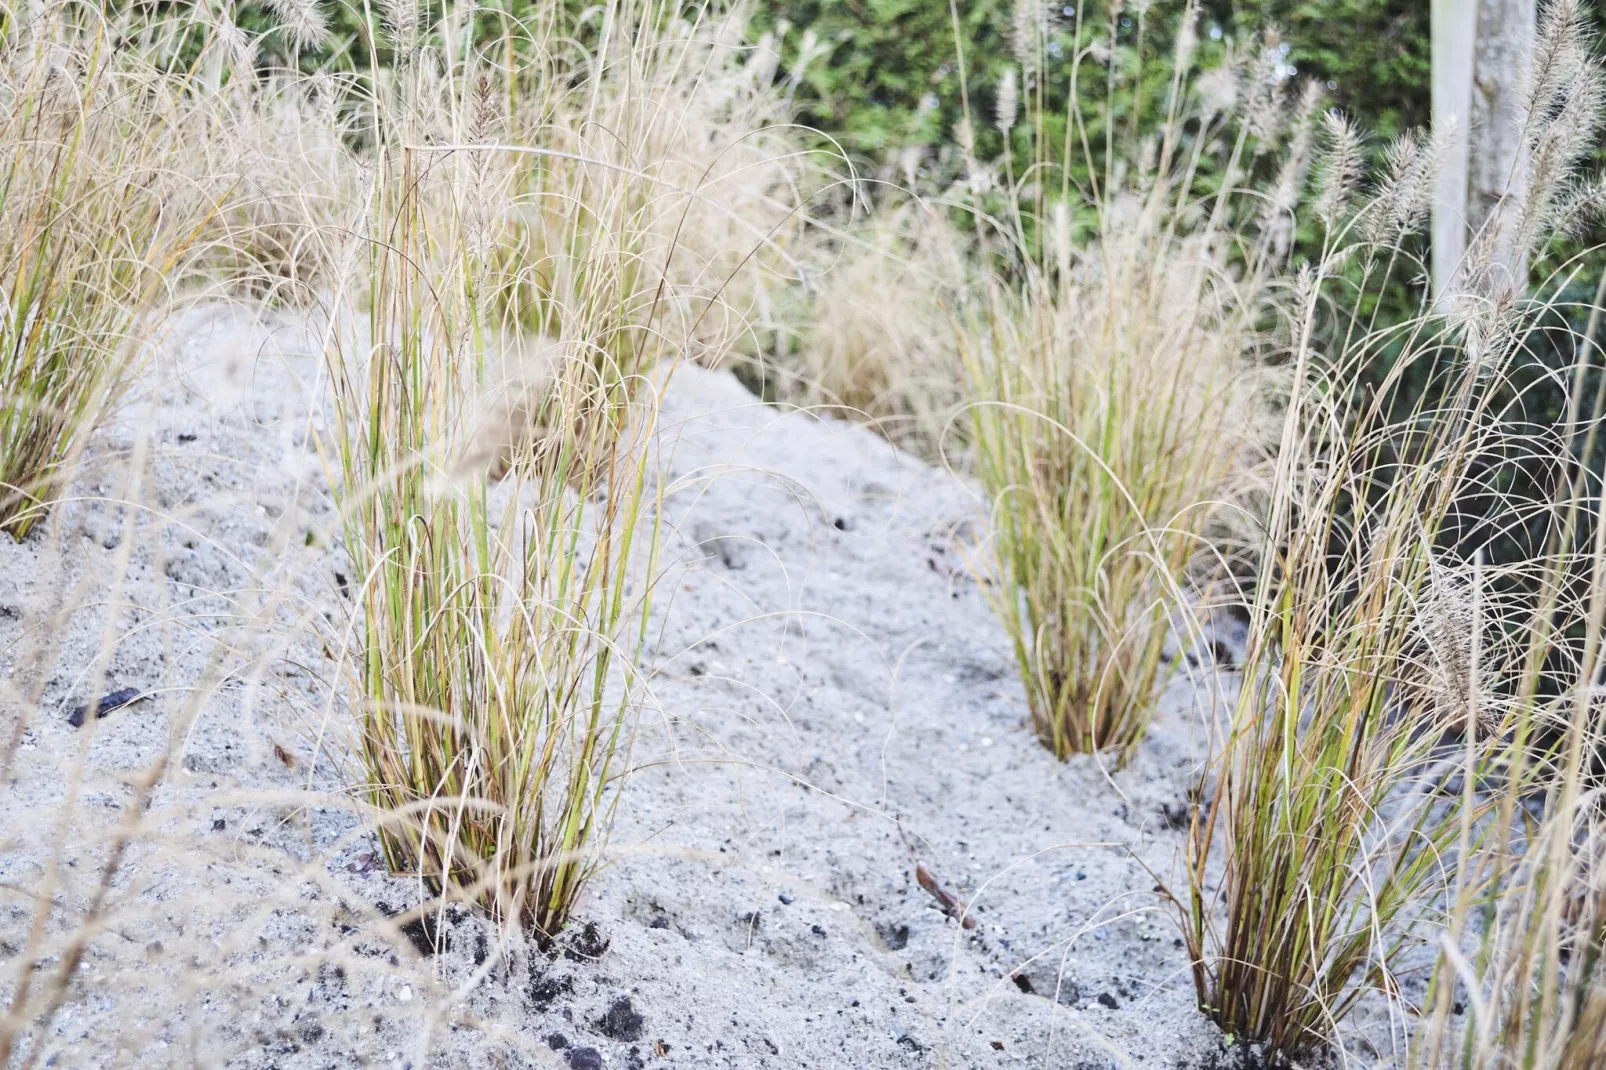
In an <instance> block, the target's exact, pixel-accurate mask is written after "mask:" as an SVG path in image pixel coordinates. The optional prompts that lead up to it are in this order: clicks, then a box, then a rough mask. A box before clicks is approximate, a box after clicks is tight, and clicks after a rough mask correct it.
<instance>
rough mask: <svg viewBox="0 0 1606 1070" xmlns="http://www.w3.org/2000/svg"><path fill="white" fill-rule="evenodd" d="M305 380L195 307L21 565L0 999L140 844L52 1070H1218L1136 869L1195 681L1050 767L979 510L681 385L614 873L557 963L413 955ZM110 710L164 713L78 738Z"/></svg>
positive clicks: (11, 684) (52, 1028) (141, 715)
mask: <svg viewBox="0 0 1606 1070" xmlns="http://www.w3.org/2000/svg"><path fill="white" fill-rule="evenodd" d="M315 350H316V344H315V340H313V339H311V338H309V337H308V336H307V334H306V332H305V331H303V330H301V329H299V328H298V327H296V326H295V324H294V322H293V321H291V320H290V319H289V318H287V317H283V318H280V319H278V320H270V321H268V322H263V321H261V320H259V319H258V317H257V315H256V314H254V313H248V312H246V311H245V310H241V309H230V308H222V307H218V308H210V309H203V310H199V311H197V312H195V313H192V314H190V315H188V316H187V317H186V319H185V320H184V321H183V322H182V323H181V324H180V328H179V331H178V334H177V335H176V337H175V338H174V339H173V340H172V342H171V344H169V345H168V346H167V347H166V348H165V350H164V354H163V356H162V358H161V359H160V360H159V361H158V362H157V363H156V365H155V366H154V368H153V371H152V373H151V374H150V375H149V376H147V378H146V380H145V381H143V382H142V384H141V386H140V389H139V390H137V391H136V393H135V395H134V397H133V398H132V399H131V400H130V403H129V404H128V405H127V406H126V410H125V412H124V413H123V414H122V416H121V417H120V419H119V421H118V423H117V424H116V425H115V426H114V427H111V428H109V429H107V431H106V432H105V433H104V434H103V435H101V436H100V438H99V439H98V440H97V444H96V448H95V452H94V455H93V457H92V458H91V461H92V470H91V472H90V473H89V474H87V475H86V476H85V477H84V479H82V480H81V481H80V482H79V484H78V486H77V487H76V488H75V494H74V498H75V500H74V501H72V502H71V503H69V504H68V505H66V506H64V507H63V508H61V509H59V510H58V511H57V514H56V517H55V520H54V523H53V525H52V526H51V528H50V530H42V531H40V532H38V533H37V534H36V535H34V536H32V537H31V538H30V539H29V540H27V541H26V542H25V543H23V544H21V545H16V544H12V543H11V542H10V541H9V540H0V657H3V659H4V660H3V662H0V671H4V672H5V674H6V677H5V679H6V685H7V691H6V693H5V696H4V700H5V705H4V714H3V715H4V718H5V720H4V722H3V723H0V730H3V731H4V733H5V736H6V738H10V736H11V735H12V733H13V731H14V730H15V731H20V733H21V740H22V742H21V746H20V748H19V750H18V751H17V755H18V757H17V760H16V762H15V763H14V766H13V768H12V769H11V770H10V771H9V778H10V779H9V781H8V782H7V783H6V784H5V785H4V787H3V788H0V828H3V829H4V830H5V831H4V833H3V837H4V838H3V840H0V884H3V887H0V941H3V942H0V958H4V959H5V960H6V961H7V966H8V969H7V972H6V974H5V982H4V983H5V987H4V989H3V991H0V996H4V997H5V998H6V999H7V1000H9V998H10V996H11V994H12V993H13V992H14V991H15V986H16V979H17V976H18V975H17V971H16V970H15V969H14V968H12V967H14V966H15V964H16V957H17V956H18V955H19V954H20V949H21V948H23V947H25V946H26V941H27V939H28V931H29V926H31V925H32V924H33V922H34V917H35V912H34V909H33V905H34V903H35V902H36V901H37V900H36V899H35V898H34V897H35V896H37V895H39V894H41V893H43V894H47V895H53V896H54V898H55V902H56V908H55V909H54V910H53V912H52V913H51V915H50V919H49V924H48V926H47V927H48V930H49V932H50V934H51V935H50V940H51V944H50V948H49V951H50V952H51V955H50V956H49V957H47V959H46V961H45V964H44V966H43V968H41V969H38V970H36V971H34V978H35V979H34V980H33V981H32V982H31V984H34V985H39V986H43V985H46V984H48V983H49V978H51V977H53V976H54V973H53V970H54V969H55V968H56V965H57V964H59V962H60V958H59V956H61V955H64V954H66V955H70V954H71V953H72V947H73V934H74V933H75V932H77V931H78V930H79V928H80V926H81V923H82V921H83V918H84V916H85V911H86V910H87V909H88V908H90V907H91V905H92V904H93V903H94V902H95V901H96V896H97V891H96V889H97V887H98V885H99V882H100V879H101V873H102V869H101V867H102V866H103V865H104V862H105V860H106V859H107V858H109V857H111V856H112V853H113V852H114V851H115V850H116V845H117V844H118V843H119V842H120V840H121V838H122V836H121V834H120V833H119V831H118V830H119V828H122V827H124V823H125V822H128V821H130V820H137V821H138V831H139V833H140V835H139V836H138V837H137V838H136V839H135V840H134V842H133V844H132V846H131V848H130V849H129V850H128V852H127V854H126V857H125V858H124V860H123V862H122V864H121V865H120V866H119V868H118V870H117V872H116V874H115V877H114V879H113V880H112V881H111V884H110V887H109V890H108V893H107V898H106V909H105V910H104V911H103V916H104V919H105V924H104V928H100V929H98V930H97V931H95V932H94V933H93V939H92V941H90V942H89V950H88V952H87V954H86V956H85V960H84V965H83V968H82V970H81V971H80V974H79V976H78V977H77V979H75V980H74V981H73V982H72V985H71V987H70V990H69V994H68V999H67V1002H66V1004H65V1006H64V1008H63V1010H62V1012H61V1013H60V1014H59V1015H57V1016H56V1017H55V1018H54V1019H53V1020H52V1021H51V1023H50V1024H49V1026H48V1028H46V1029H45V1030H43V1031H42V1032H36V1033H35V1034H34V1035H33V1038H32V1040H31V1041H30V1046H29V1048H28V1049H27V1050H29V1051H34V1050H37V1051H38V1053H39V1055H40V1056H41V1059H40V1061H41V1063H43V1062H44V1061H45V1060H46V1059H47V1058H53V1059H54V1060H55V1061H54V1063H53V1065H57V1066H102V1065H106V1066H110V1065H128V1066H161V1065H204V1066H223V1065H226V1066H240V1067H286V1068H288V1067H346V1066H409V1065H410V1066H412V1067H415V1068H421V1067H424V1066H443V1067H456V1066H487V1067H500V1066H558V1067H576V1068H583V1067H602V1066H606V1067H641V1066H663V1067H743V1068H746V1067H755V1068H756V1067H777V1068H778V1067H832V1068H836V1067H840V1068H843V1070H869V1068H880V1067H993V1066H1032V1067H1055V1068H1059V1067H1106V1066H1112V1065H1113V1066H1126V1065H1142V1066H1165V1067H1193V1066H1208V1065H1212V1064H1213V1063H1214V1062H1215V1061H1216V1057H1217V1053H1218V1052H1219V1050H1220V1042H1219V1040H1218V1038H1217V1036H1216V1034H1215V1032H1214V1030H1213V1029H1211V1028H1210V1027H1208V1026H1207V1025H1206V1024H1205V1023H1204V1022H1203V1020H1202V1019H1201V1018H1200V1016H1199V1015H1198V1014H1197V1012H1196V1011H1195V1010H1194V1009H1193V1005H1192V990H1191V986H1190V984H1189V981H1188V977H1187V973H1186V961H1185V957H1184V955H1183V952H1182V951H1181V949H1180V947H1179V945H1178V942H1177V941H1176V940H1175V937H1176V931H1175V928H1174V926H1173V924H1172V923H1171V921H1170V920H1169V918H1168V917H1166V916H1165V914H1164V913H1163V912H1162V911H1161V910H1160V909H1159V907H1158V898H1159V897H1157V896H1156V895H1155V894H1154V893H1153V891H1152V889H1153V886H1154V884H1155V879H1154V877H1153V876H1152V875H1151V874H1150V872H1149V871H1148V870H1147V869H1145V866H1144V864H1145V863H1146V864H1147V865H1148V866H1150V867H1153V869H1154V870H1155V871H1156V872H1158V873H1160V874H1161V875H1162V876H1167V875H1169V874H1170V873H1171V869H1172V865H1173V859H1174V856H1175V851H1176V848H1177V845H1178V843H1179V837H1180V833H1179V832H1177V831H1175V830H1174V829H1171V828H1169V827H1167V822H1166V820H1165V816H1164V815H1165V813H1166V811H1167V809H1171V810H1172V812H1177V809H1176V808H1178V807H1179V806H1180V803H1181V801H1182V799H1183V798H1184V795H1185V792H1186V789H1187V785H1188V783H1189V780H1190V778H1191V777H1192V776H1193V775H1194V771H1195V765H1194V763H1195V757H1196V751H1197V746H1198V744H1197V739H1196V736H1197V729H1196V728H1195V727H1194V726H1195V725H1196V723H1197V720H1198V717H1199V716H1200V714H1199V713H1198V712H1197V711H1196V706H1197V703H1196V701H1195V699H1194V686H1193V684H1191V683H1189V682H1188V681H1187V680H1184V679H1182V678H1180V677H1179V678H1178V680H1177V681H1176V682H1175V684H1174V685H1173V687H1172V690H1171V692H1170V693H1169V695H1168V697H1167V701H1166V703H1165V708H1164V709H1163V710H1162V712H1161V714H1160V716H1159V720H1158V723H1157V725H1156V728H1155V731H1154V732H1153V733H1152V735H1151V736H1150V738H1149V739H1148V740H1147V741H1146V742H1145V743H1144V744H1143V746H1142V748H1141V750H1140V752H1139V754H1138V756H1137V758H1136V760H1135V761H1134V762H1133V764H1132V766H1131V767H1130V768H1128V769H1125V770H1121V771H1111V770H1105V769H1101V768H1099V765H1098V763H1096V762H1094V761H1091V760H1077V761H1072V762H1068V763H1058V762H1056V761H1055V760H1054V759H1053V758H1052V756H1051V755H1049V754H1048V753H1047V752H1046V751H1044V750H1043V749H1042V748H1041V747H1039V746H1038V744H1037V743H1036V741H1035V740H1034V738H1033V737H1032V735H1031V733H1030V731H1029V730H1028V729H1027V728H1026V727H1025V715H1026V711H1025V706H1024V702H1023V698H1022V693H1021V689H1020V686H1019V684H1018V683H1017V681H1016V680H1015V675H1014V667H1013V661H1012V658H1011V655H1010V653H1009V650H1008V648H1007V643H1006V641H1005V638H1004V636H1003V633H1002V631H1001V629H1000V628H999V627H998V625H997V623H996V621H995V620H994V619H993V617H992V615H991V611H990V610H989V608H988V605H987V602H986V599H985V597H984V592H983V591H981V590H979V589H978V587H977V586H976V583H975V581H974V580H973V579H972V578H971V574H970V571H969V569H968V567H967V565H966V555H967V553H974V552H975V551H974V540H975V538H976V532H977V531H979V530H981V524H980V521H979V516H978V504H977V502H976V500H975V498H974V496H973V492H972V490H971V489H969V488H967V486H966V485H965V484H964V483H963V482H962V481H961V480H959V479H957V478H955V477H953V476H951V475H950V474H948V473H945V472H941V471H938V470H935V469H932V468H930V467H928V466H926V465H924V464H922V463H920V462H919V461H916V460H914V459H912V458H910V457H908V456H907V455H903V454H900V453H898V452H897V451H896V450H894V449H893V448H892V447H890V446H888V445H887V444H886V443H885V442H884V441H882V440H881V439H879V438H878V437H876V436H875V435H873V434H872V433H871V432H869V431H867V430H865V429H863V428H859V427H856V426H852V425H849V424H845V423H842V422H838V421H835V420H830V419H824V420H820V419H815V418H813V417H810V416H808V415H805V414H800V413H791V414H783V413H781V412H778V411H777V410H775V409H773V408H766V407H764V406H763V405H761V404H759V403H758V402H757V401H755V399H753V398H752V397H751V396H750V395H749V394H747V393H746V392H745V391H744V390H743V389H742V388H741V387H740V386H739V385H738V384H737V383H736V382H735V380H734V379H732V378H731V377H730V376H729V375H727V374H723V373H713V372H707V371H703V370H700V369H697V368H690V367H686V368H680V369H677V370H676V371H675V373H674V375H673V377H672V378H671V380H670V382H669V385H668V387H667V390H666V393H665V396H664V399H663V405H662V413H661V421H660V422H661V428H662V430H661V435H662V442H663V444H664V452H665V456H666V459H667V464H668V469H669V475H670V478H671V484H670V486H671V495H670V498H669V500H668V502H667V505H666V510H667V512H668V514H669V518H670V520H669V530H668V531H667V532H666V541H665V552H664V553H665V561H666V563H667V565H668V571H667V572H666V574H665V576H664V577H663V579H662V581H661V587H660V589H659V597H658V601H657V605H656V607H655V611H654V614H655V616H654V624H655V628H654V634H655V636H656V640H655V652H654V655H653V658H652V662H651V666H650V668H651V674H652V675H651V695H650V696H649V700H648V708H647V710H646V711H645V713H644V715H643V720H642V725H641V730H640V735H639V738H638V740H637V742H636V745H635V748H634V751H633V761H634V766H635V768H636V773H635V775H634V776H633V778H632V779H631V781H630V783H629V787H628V795H627V797H626V799H625V800H624V803H623V805H622V806H621V808H620V820H619V824H618V826H617V828H616V830H615V833H614V836H613V840H612V853H613V855H614V856H615V858H616V860H615V862H614V863H613V864H612V865H611V866H610V867H609V868H608V869H607V870H605V871H604V872H603V873H602V874H601V875H600V876H599V877H598V879H597V880H596V881H595V883H594V884H593V886H592V888H591V890H590V893H589V895H588V897H587V899H586V901H585V902H584V903H583V905H582V907H581V909H580V912H579V913H580V920H579V922H577V924H576V925H575V926H574V928H573V929H572V930H571V932H570V933H568V934H566V936H565V937H564V939H563V940H562V941H560V946H559V947H558V948H555V949H554V950H553V952H552V953H550V954H544V953H542V952H540V951H539V950H538V949H536V948H535V947H534V946H533V945H531V944H530V943H529V942H528V941H526V940H525V939H524V938H523V937H521V936H519V935H518V934H506V933H499V932H497V931H496V930H495V928H494V927H493V926H492V925H490V923H489V922H488V921H486V920H485V919H484V918H483V917H481V916H480V915H478V914H477V913H476V912H474V911H470V910H468V909H466V908H452V909H450V910H449V911H447V912H445V913H444V914H443V915H442V916H441V917H440V918H439V919H438V923H437V922H433V921H432V923H431V924H429V925H427V926H425V927H420V926H417V925H414V926H412V931H411V935H410V936H409V934H407V933H403V932H400V931H398V929H397V928H396V926H395V925H394V924H393V923H391V922H389V921H388V920H387V919H386V915H388V914H393V913H396V912H398V911H402V910H406V909H408V908H411V907H413V906H415V905H416V904H417V903H418V902H419V901H420V889H419V888H418V887H417V885H416V883H415V882H410V881H407V880H402V879H392V878H389V877H387V876H385V875H384V873H383V872H382V870H380V869H379V868H378V867H377V866H376V865H375V863H374V860H373V855H372V852H373V840H372V836H371V834H370V833H369V832H368V830H367V829H366V827H365V825H364V823H363V822H362V820H361V819H360V818H359V817H358V816H356V814H355V813H354V812H353V808H352V807H351V806H350V805H349V804H348V801H347V800H346V799H345V796H344V794H343V790H342V781H341V779H340V778H339V777H338V775H337V774H336V769H335V764H336V763H337V762H338V760H339V759H340V756H341V754H342V748H343V746H344V742H343V739H342V736H341V732H340V726H341V725H342V724H343V716H344V714H343V710H344V707H343V705H342V698H341V692H340V689H339V687H338V686H337V685H338V683H339V680H340V670H339V661H340V658H341V656H342V651H343V650H345V649H347V648H348V645H349V644H348V642H347V640H348V636H349V627H350V606H351V602H350V600H349V586H348V585H349V584H350V582H351V580H352V577H350V576H349V575H347V574H346V573H347V571H348V566H347V565H346V564H345V562H344V558H343V556H342V555H341V554H340V552H339V550H338V548H337V546H335V545H334V544H333V543H332V540H331V539H330V538H329V534H330V525H331V523H332V519H333V514H332V509H331V506H330V504H329V501H328V497H327V492H326V484H325V481H324V474H323V465H322V462H321V461H320V459H319V457H318V455H317V452H316V449H315V446H314V439H313V437H312V436H311V435H309V433H308V414H309V413H310V414H312V416H313V419H314V422H315V421H316V419H317V418H318V416H317V414H318V413H319V412H320V411H321V408H320V407H321V405H322V401H321V397H322V395H321V393H320V390H319V385H318V379H319V369H320V364H319V361H318V358H317V357H316V356H314V355H313V354H314V352H315ZM103 652H104V654H105V655H106V656H104V657H101V656H98V655H100V654H101V653H103ZM121 687H137V688H139V689H141V690H143V691H150V692H153V693H154V697H152V698H150V699H148V700H144V701H141V702H139V703H136V704H135V705H132V706H130V707H128V708H126V709H123V710H119V711H117V712H115V713H113V714H111V715H110V716H108V717H107V718H106V719H105V720H103V721H100V722H98V723H96V724H92V725H91V726H88V727H86V728H84V729H74V728H72V727H71V726H70V725H68V724H67V723H66V715H67V713H68V711H70V709H71V708H72V707H73V706H74V705H76V704H78V703H81V702H83V701H85V700H86V698H87V697H89V695H90V694H92V693H104V692H105V691H110V690H113V689H116V688H121ZM164 754H166V755H170V756H171V760H170V762H169V764H168V768H167V775H166V777H165V778H164V779H163V780H162V781H161V783H160V784H159V786H158V787H157V788H156V789H155V792H154V797H153V799H152V801H151V805H150V808H149V810H148V811H147V812H145V813H144V815H143V817H141V816H140V813H139V811H137V810H135V811H133V812H132V816H131V812H130V801H131V800H137V799H138V797H139V796H138V791H139V788H138V779H139V776H140V775H141V773H142V771H144V770H147V769H149V768H150V767H151V766H152V764H153V763H154V762H156V761H157V760H159V759H160V758H161V757H162V756H163V755H164ZM80 763H81V764H82V768H83V770H84V772H83V774H82V775H81V776H80V775H78V774H77V773H76V772H75V770H76V769H77V768H78V767H79V765H80ZM917 863H918V864H924V865H925V866H926V867H928V869H929V872H930V873H931V874H932V875H933V876H934V877H935V879H936V881H937V882H939V883H940V885H941V886H942V887H943V888H945V889H946V890H948V891H950V892H951V893H952V894H954V895H956V896H958V897H960V898H961V899H963V900H964V901H966V902H967V903H969V904H970V908H971V914H972V916H973V917H974V918H975V920H976V922H977V924H976V926H975V928H973V929H968V930H967V929H962V928H961V927H960V925H959V924H958V922H957V921H956V920H955V919H953V918H951V917H949V916H947V915H945V913H944V911H943V910H942V909H941V907H940V905H939V903H938V901H937V899H936V898H934V897H933V896H932V895H931V894H929V893H928V891H926V890H924V889H922V888H921V887H920V885H919V883H918V882H917V880H916V866H917ZM420 950H422V951H424V952H434V951H437V950H438V952H439V953H438V954H433V953H432V954H421V953H420ZM1028 989H1029V991H1028ZM38 990H39V989H35V991H36V992H37V991H38Z"/></svg>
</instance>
